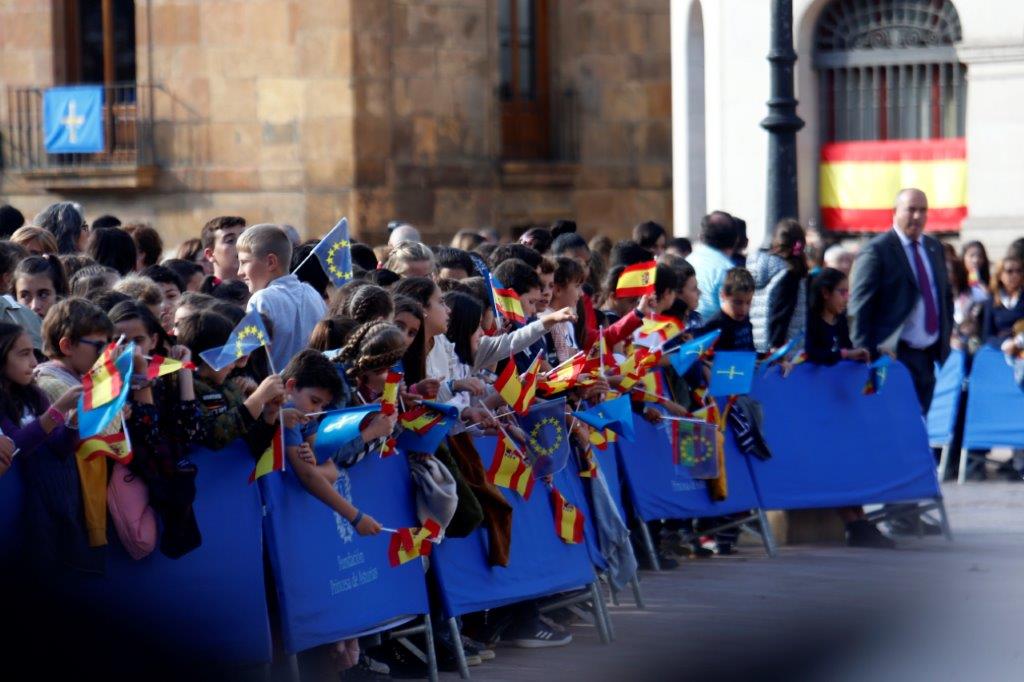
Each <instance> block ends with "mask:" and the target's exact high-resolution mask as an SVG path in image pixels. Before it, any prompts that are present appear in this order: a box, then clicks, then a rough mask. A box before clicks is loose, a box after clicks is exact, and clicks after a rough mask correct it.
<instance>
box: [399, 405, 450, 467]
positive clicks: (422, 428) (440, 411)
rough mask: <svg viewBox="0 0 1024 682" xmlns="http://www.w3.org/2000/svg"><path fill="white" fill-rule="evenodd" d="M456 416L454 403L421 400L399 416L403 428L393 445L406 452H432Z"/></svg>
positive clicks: (445, 434)
mask: <svg viewBox="0 0 1024 682" xmlns="http://www.w3.org/2000/svg"><path fill="white" fill-rule="evenodd" d="M420 408H424V409H422V410H421V409H420ZM458 418H459V408H457V407H455V406H454V405H446V404H444V403H435V402H431V401H429V400H423V401H421V402H420V403H419V405H417V406H416V407H414V408H412V409H410V410H408V411H407V412H405V413H403V414H402V415H400V416H399V418H398V421H399V424H401V425H402V426H403V427H404V428H403V429H402V432H401V433H400V434H398V441H397V442H396V444H395V445H396V446H397V447H398V448H400V449H402V450H406V451H408V452H426V453H429V454H434V452H436V451H437V447H438V446H439V445H440V444H441V441H443V440H444V437H445V436H447V435H448V432H449V431H451V430H452V427H453V426H454V425H455V421H456V420H457V419H458Z"/></svg>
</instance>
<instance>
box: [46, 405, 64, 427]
mask: <svg viewBox="0 0 1024 682" xmlns="http://www.w3.org/2000/svg"><path fill="white" fill-rule="evenodd" d="M46 414H47V415H49V417H50V419H52V420H53V421H55V422H56V423H57V426H60V425H62V424H63V423H64V413H63V412H61V411H60V410H58V409H57V408H56V407H54V406H53V405H50V406H49V407H48V408H46Z"/></svg>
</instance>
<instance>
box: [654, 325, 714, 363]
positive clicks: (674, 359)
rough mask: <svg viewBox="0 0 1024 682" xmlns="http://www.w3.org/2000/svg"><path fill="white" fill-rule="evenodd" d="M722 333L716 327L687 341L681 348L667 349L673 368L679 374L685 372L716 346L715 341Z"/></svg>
mask: <svg viewBox="0 0 1024 682" xmlns="http://www.w3.org/2000/svg"><path fill="white" fill-rule="evenodd" d="M721 335H722V330H721V329H716V330H715V331H713V332H711V333H709V334H704V335H703V336H698V337H697V338H696V339H693V340H692V341H687V342H686V343H684V344H683V345H681V346H680V347H679V350H673V351H671V352H668V351H666V353H667V354H668V357H669V361H670V362H671V363H672V369H674V370H675V371H676V373H677V374H685V373H686V371H687V370H688V369H690V367H692V366H693V363H695V362H697V361H698V360H700V358H701V356H702V355H704V354H705V353H707V352H708V351H709V350H711V349H712V348H713V347H714V345H715V341H717V340H718V337H719V336H721Z"/></svg>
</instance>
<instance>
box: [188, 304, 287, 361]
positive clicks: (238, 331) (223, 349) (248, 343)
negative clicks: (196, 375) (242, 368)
mask: <svg viewBox="0 0 1024 682" xmlns="http://www.w3.org/2000/svg"><path fill="white" fill-rule="evenodd" d="M269 343H270V334H269V333H268V332H267V328H266V327H264V326H263V318H261V317H260V314H259V313H258V312H256V311H255V310H252V311H250V312H248V313H246V315H245V317H243V318H242V320H241V321H240V322H239V323H238V325H236V326H235V328H234V330H232V332H231V336H229V337H228V342H227V343H226V344H224V345H223V346H220V347H219V348H211V349H209V350H204V351H203V352H202V353H200V354H199V357H201V358H202V359H203V361H204V362H205V363H206V364H208V365H209V366H210V367H212V368H213V370H214V371H215V372H219V371H220V370H222V369H224V368H225V367H227V366H228V365H230V364H231V363H232V362H235V361H236V360H241V359H242V358H244V357H245V356H246V355H248V354H249V353H251V352H253V351H254V350H256V349H257V348H262V347H263V346H266V345H268V344H269Z"/></svg>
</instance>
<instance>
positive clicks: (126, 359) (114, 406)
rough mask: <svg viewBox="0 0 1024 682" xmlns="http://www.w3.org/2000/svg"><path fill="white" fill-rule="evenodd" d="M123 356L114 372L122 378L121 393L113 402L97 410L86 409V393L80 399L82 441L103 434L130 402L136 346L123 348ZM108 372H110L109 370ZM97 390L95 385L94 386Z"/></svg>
mask: <svg viewBox="0 0 1024 682" xmlns="http://www.w3.org/2000/svg"><path fill="white" fill-rule="evenodd" d="M120 348H121V355H119V356H118V357H117V360H115V361H114V371H115V372H117V373H118V374H119V375H120V376H121V381H120V385H119V387H120V391H119V392H118V393H117V395H116V396H115V397H114V399H113V400H110V401H107V402H105V403H104V404H102V405H100V406H99V407H96V408H95V409H87V408H86V407H85V402H84V401H85V393H84V392H83V394H82V396H81V397H79V399H78V437H79V438H81V439H82V440H85V439H86V438H91V437H92V436H95V435H97V434H99V433H102V432H103V430H104V429H106V428H107V425H108V424H110V422H111V421H113V420H114V418H115V417H116V416H117V415H118V414H120V412H121V409H122V408H123V407H124V404H125V403H126V402H128V394H129V393H130V392H131V381H130V379H129V378H130V377H131V375H132V366H133V365H134V362H135V358H134V357H133V356H134V354H135V344H134V343H129V344H126V345H124V346H121V347H120ZM107 371H110V370H109V369H108V370H107ZM94 388H95V385H94Z"/></svg>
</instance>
